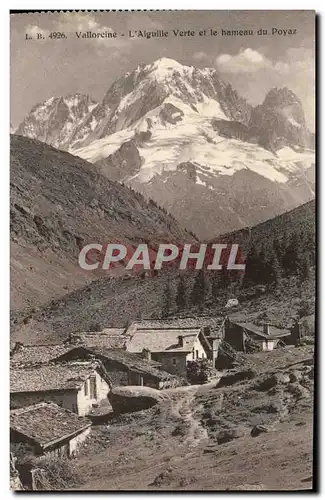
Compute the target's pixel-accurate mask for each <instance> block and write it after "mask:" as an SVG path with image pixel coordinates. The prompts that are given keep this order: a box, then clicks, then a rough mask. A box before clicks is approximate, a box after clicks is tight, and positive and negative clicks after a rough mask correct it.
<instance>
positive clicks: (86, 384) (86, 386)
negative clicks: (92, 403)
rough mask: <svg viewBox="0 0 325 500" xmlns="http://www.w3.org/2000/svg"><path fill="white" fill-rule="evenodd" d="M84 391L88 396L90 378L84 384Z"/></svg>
mask: <svg viewBox="0 0 325 500" xmlns="http://www.w3.org/2000/svg"><path fill="white" fill-rule="evenodd" d="M84 391H85V396H88V380H86V382H85V384H84Z"/></svg>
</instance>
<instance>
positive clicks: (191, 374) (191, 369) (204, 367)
mask: <svg viewBox="0 0 325 500" xmlns="http://www.w3.org/2000/svg"><path fill="white" fill-rule="evenodd" d="M186 370H187V379H188V381H189V382H190V383H191V384H204V383H205V382H208V381H209V380H210V379H211V378H212V377H213V376H214V375H216V373H217V372H216V370H215V368H213V365H212V362H211V361H210V360H208V359H207V358H203V359H196V360H194V361H189V362H188V363H187V367H186Z"/></svg>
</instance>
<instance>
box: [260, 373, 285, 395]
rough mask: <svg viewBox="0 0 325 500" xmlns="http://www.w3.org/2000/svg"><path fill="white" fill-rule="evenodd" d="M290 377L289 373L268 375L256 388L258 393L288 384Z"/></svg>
mask: <svg viewBox="0 0 325 500" xmlns="http://www.w3.org/2000/svg"><path fill="white" fill-rule="evenodd" d="M289 382H290V377H289V375H288V374H287V373H274V374H273V375H266V376H265V377H263V378H262V379H261V380H260V381H259V382H258V383H257V384H256V385H255V386H254V389H255V390H256V391H268V390H269V389H271V388H272V387H275V386H277V385H282V384H288V383H289Z"/></svg>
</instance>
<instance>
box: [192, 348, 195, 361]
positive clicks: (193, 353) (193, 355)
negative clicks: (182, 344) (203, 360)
mask: <svg viewBox="0 0 325 500" xmlns="http://www.w3.org/2000/svg"><path fill="white" fill-rule="evenodd" d="M192 359H195V352H194V347H193V349H192Z"/></svg>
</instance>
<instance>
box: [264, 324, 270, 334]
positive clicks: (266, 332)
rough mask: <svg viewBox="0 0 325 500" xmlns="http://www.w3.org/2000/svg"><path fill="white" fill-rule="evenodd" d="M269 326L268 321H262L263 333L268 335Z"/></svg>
mask: <svg viewBox="0 0 325 500" xmlns="http://www.w3.org/2000/svg"><path fill="white" fill-rule="evenodd" d="M269 326H270V325H269V324H268V323H264V325H263V332H264V333H265V335H270V329H269Z"/></svg>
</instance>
